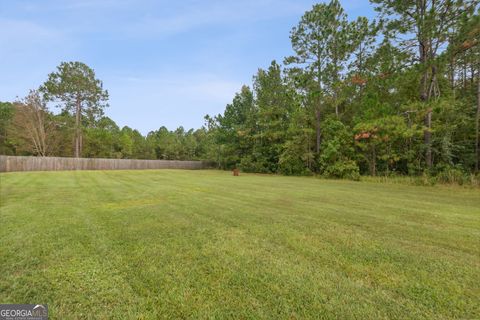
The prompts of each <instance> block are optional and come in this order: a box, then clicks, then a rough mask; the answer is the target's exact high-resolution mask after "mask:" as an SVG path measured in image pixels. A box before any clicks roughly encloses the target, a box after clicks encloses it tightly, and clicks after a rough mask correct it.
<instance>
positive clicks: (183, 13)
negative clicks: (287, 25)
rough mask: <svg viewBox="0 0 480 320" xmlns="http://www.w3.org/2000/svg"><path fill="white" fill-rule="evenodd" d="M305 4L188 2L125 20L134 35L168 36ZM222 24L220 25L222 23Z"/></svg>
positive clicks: (264, 0) (267, 15)
mask: <svg viewBox="0 0 480 320" xmlns="http://www.w3.org/2000/svg"><path fill="white" fill-rule="evenodd" d="M303 11H304V5H301V4H299V3H298V2H296V1H291V0H281V1H278V0H277V1H273V0H257V1H220V2H213V3H207V2H197V3H195V4H191V3H190V4H188V6H184V7H183V8H181V10H178V11H177V12H180V13H175V14H168V13H163V12H154V13H152V14H149V15H147V16H142V17H141V18H140V19H137V20H136V21H133V22H132V23H128V24H125V32H126V33H127V34H129V35H131V36H138V37H148V36H151V35H152V34H153V35H157V36H169V35H173V34H177V33H181V32H185V31H189V30H192V29H195V28H200V27H203V26H212V25H223V26H225V25H234V24H239V23H242V22H245V23H246V22H254V21H259V20H268V19H275V18H278V17H281V16H290V15H292V14H301V13H303ZM220 27H221V26H220Z"/></svg>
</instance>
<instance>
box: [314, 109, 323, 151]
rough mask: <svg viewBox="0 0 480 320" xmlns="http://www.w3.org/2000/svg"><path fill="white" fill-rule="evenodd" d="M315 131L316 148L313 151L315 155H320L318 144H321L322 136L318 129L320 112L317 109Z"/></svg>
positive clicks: (319, 128)
mask: <svg viewBox="0 0 480 320" xmlns="http://www.w3.org/2000/svg"><path fill="white" fill-rule="evenodd" d="M315 121H316V122H315V129H316V136H317V143H316V148H315V151H316V152H317V153H320V143H321V135H322V131H321V127H320V110H319V109H317V110H316V111H315Z"/></svg>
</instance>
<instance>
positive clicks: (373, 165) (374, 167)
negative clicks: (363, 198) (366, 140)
mask: <svg viewBox="0 0 480 320" xmlns="http://www.w3.org/2000/svg"><path fill="white" fill-rule="evenodd" d="M370 174H371V175H372V176H376V175H377V152H376V150H375V145H372V162H371V163H370Z"/></svg>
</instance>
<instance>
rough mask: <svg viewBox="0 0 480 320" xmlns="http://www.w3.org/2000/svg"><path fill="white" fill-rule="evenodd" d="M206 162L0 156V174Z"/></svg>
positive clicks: (188, 166)
mask: <svg viewBox="0 0 480 320" xmlns="http://www.w3.org/2000/svg"><path fill="white" fill-rule="evenodd" d="M207 167H209V163H208V162H206V161H177V160H138V159H94V158H61V157H17V156H1V155H0V172H11V171H54V170H135V169H189V170H194V169H206V168H207Z"/></svg>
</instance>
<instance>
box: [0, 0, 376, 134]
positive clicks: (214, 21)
mask: <svg viewBox="0 0 480 320" xmlns="http://www.w3.org/2000/svg"><path fill="white" fill-rule="evenodd" d="M318 2H319V1H308V0H236V1H235V0H218V1H216V0H203V1H190V0H182V1H172V0H72V1H70V0H0V101H14V100H15V99H17V97H19V98H21V97H24V96H25V95H26V94H27V93H28V91H29V90H30V89H36V88H38V87H39V86H40V85H41V84H42V83H43V82H44V81H45V80H46V78H47V76H48V74H49V73H50V72H53V71H55V69H56V66H58V65H59V64H60V62H62V61H81V62H84V63H86V64H87V65H88V66H90V67H91V68H93V69H94V70H95V73H96V76H97V78H99V79H100V80H102V81H103V85H104V88H105V89H107V90H108V92H109V95H110V99H109V104H110V106H109V107H108V108H107V109H106V110H105V114H106V115H107V116H109V117H110V118H112V119H113V120H114V121H115V122H116V123H117V124H118V125H119V126H120V127H123V126H125V125H128V126H129V127H131V128H135V129H138V130H139V131H140V132H142V133H143V134H147V133H148V132H149V131H152V130H157V129H158V128H160V127H161V126H166V127H167V128H169V129H170V130H174V129H175V128H177V127H178V126H183V127H184V128H186V129H189V128H200V127H201V126H202V125H203V124H204V116H205V115H206V114H210V115H217V114H219V113H222V112H223V110H224V109H225V106H226V104H228V103H230V102H231V101H232V99H233V97H234V95H235V92H238V91H239V90H240V88H241V86H242V85H243V84H247V85H251V82H252V76H253V75H254V74H255V73H256V72H257V70H258V68H267V67H268V66H269V64H270V62H271V61H272V60H274V59H275V60H277V62H279V63H281V62H282V61H283V59H284V57H286V56H289V55H291V54H292V53H293V52H292V49H291V44H290V39H289V33H290V30H291V29H292V27H294V26H295V25H297V23H298V21H299V20H300V17H301V16H302V14H303V13H304V12H305V11H307V10H309V9H311V7H312V6H313V4H315V3H318ZM341 3H342V5H343V7H344V9H345V11H346V12H347V14H348V16H349V19H355V18H356V17H358V16H361V15H363V16H367V17H373V16H374V12H373V9H372V6H371V5H370V4H369V2H368V0H343V1H342V0H341Z"/></svg>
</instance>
